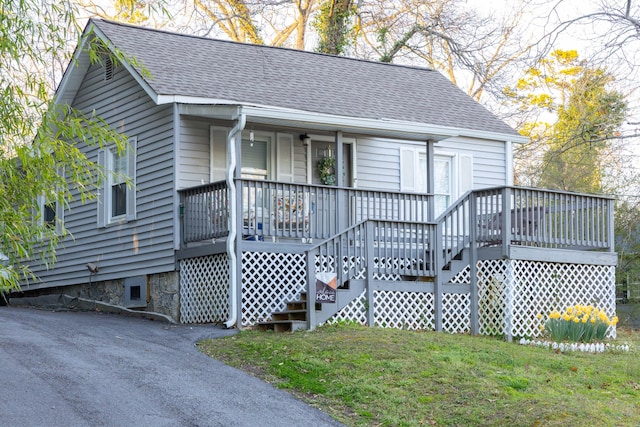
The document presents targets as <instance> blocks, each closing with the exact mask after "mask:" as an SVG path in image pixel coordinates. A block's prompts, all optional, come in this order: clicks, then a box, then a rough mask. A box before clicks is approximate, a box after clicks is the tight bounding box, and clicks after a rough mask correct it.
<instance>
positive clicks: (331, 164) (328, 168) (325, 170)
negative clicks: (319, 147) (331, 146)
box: [318, 157, 336, 185]
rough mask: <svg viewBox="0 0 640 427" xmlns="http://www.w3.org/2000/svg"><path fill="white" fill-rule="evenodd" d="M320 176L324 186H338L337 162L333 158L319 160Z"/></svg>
mask: <svg viewBox="0 0 640 427" xmlns="http://www.w3.org/2000/svg"><path fill="white" fill-rule="evenodd" d="M318 175H319V176H320V181H321V182H322V183H323V184H324V185H336V160H335V159H334V158H333V157H325V158H324V159H322V160H318Z"/></svg>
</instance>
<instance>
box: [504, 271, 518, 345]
mask: <svg viewBox="0 0 640 427" xmlns="http://www.w3.org/2000/svg"><path fill="white" fill-rule="evenodd" d="M505 262H506V263H507V268H505V272H504V333H505V335H506V336H507V341H508V342H511V341H513V306H514V301H515V295H514V292H515V291H514V290H515V289H516V286H515V285H516V283H515V281H516V280H517V279H516V276H515V274H513V263H514V261H513V260H511V259H507V260H505Z"/></svg>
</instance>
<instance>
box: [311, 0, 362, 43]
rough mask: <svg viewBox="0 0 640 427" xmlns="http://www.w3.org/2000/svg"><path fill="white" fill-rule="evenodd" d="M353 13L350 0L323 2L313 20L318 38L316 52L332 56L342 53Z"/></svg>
mask: <svg viewBox="0 0 640 427" xmlns="http://www.w3.org/2000/svg"><path fill="white" fill-rule="evenodd" d="M353 12H354V7H353V5H352V2H351V0H325V1H324V2H323V3H322V4H321V5H320V8H319V11H318V15H317V16H316V20H315V27H316V30H317V31H318V36H319V40H318V47H317V51H318V52H321V53H329V54H332V55H341V54H343V53H344V49H345V47H346V45H347V43H348V42H349V38H348V36H349V35H350V33H351V32H352V29H351V26H350V22H349V21H350V18H351V16H352V15H353Z"/></svg>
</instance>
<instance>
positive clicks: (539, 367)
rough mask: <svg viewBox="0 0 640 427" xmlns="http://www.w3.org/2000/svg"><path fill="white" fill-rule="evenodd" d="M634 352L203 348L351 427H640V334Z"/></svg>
mask: <svg viewBox="0 0 640 427" xmlns="http://www.w3.org/2000/svg"><path fill="white" fill-rule="evenodd" d="M623 342H627V343H630V344H631V345H632V351H630V352H628V353H605V354H583V353H573V354H562V353H555V352H553V351H552V350H547V349H543V348H533V347H524V346H521V345H518V344H515V343H507V342H504V341H502V340H498V339H496V338H491V337H472V336H468V335H449V334H445V333H435V332H425V331H420V332H412V331H403V330H395V329H379V328H366V327H360V326H354V325H333V326H325V327H322V328H319V329H318V330H316V331H313V332H296V333H285V334H275V333H264V332H255V331H242V332H240V333H239V334H237V335H235V336H232V337H228V338H224V339H217V340H207V341H203V342H201V343H199V348H200V349H201V350H202V351H203V352H205V353H206V354H208V355H210V356H211V357H214V358H216V359H219V360H222V361H224V362H225V363H227V364H229V365H231V366H235V367H238V368H240V369H244V370H246V371H248V372H250V373H252V374H253V375H256V376H258V377H260V378H262V379H264V380H266V381H269V382H271V383H273V384H275V385H276V386H278V387H281V388H284V389H287V390H289V391H290V392H291V393H293V394H295V395H296V396H298V397H299V398H301V399H303V400H304V401H306V402H308V403H311V404H312V405H315V406H317V407H319V408H320V409H322V410H323V411H325V412H327V413H329V414H330V415H331V416H333V417H334V418H336V419H338V420H340V421H342V422H343V423H345V424H347V425H351V426H365V425H366V426H368V425H380V426H419V425H456V426H459V425H465V426H473V425H491V426H494V425H512V426H553V425H562V426H566V425H598V426H608V425H610V426H640V351H639V350H640V333H639V332H638V331H635V332H631V331H624V330H619V333H618V339H617V341H616V343H623Z"/></svg>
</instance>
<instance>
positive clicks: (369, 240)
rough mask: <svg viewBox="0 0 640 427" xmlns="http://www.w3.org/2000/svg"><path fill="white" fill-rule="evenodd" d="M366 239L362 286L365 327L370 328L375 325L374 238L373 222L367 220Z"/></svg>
mask: <svg viewBox="0 0 640 427" xmlns="http://www.w3.org/2000/svg"><path fill="white" fill-rule="evenodd" d="M366 225H367V229H366V237H365V245H366V248H367V249H366V256H365V258H366V260H367V264H366V268H367V274H366V276H365V283H364V286H365V288H366V294H367V325H368V326H370V327H372V326H374V324H375V318H374V310H373V309H374V296H373V262H374V261H373V253H374V246H373V238H374V225H375V224H374V221H372V220H368V221H367V222H366Z"/></svg>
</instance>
